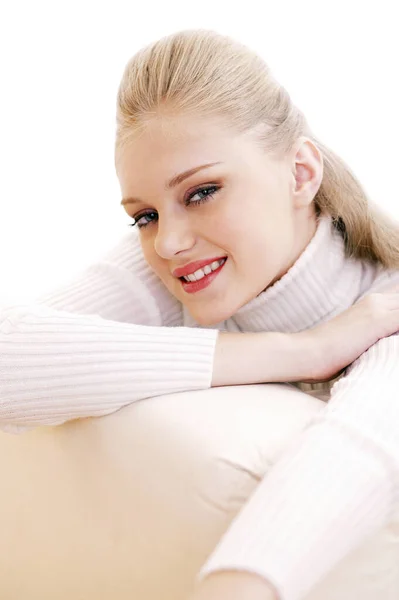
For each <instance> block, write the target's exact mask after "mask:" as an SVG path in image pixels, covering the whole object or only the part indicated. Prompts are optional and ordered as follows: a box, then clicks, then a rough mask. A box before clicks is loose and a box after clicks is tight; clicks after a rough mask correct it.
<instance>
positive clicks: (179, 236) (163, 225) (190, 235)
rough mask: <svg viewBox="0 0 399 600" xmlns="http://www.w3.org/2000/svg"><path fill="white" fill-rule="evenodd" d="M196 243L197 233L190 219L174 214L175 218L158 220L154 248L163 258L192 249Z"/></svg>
mask: <svg viewBox="0 0 399 600" xmlns="http://www.w3.org/2000/svg"><path fill="white" fill-rule="evenodd" d="M194 243H195V235H194V232H193V230H192V228H191V227H190V224H189V219H187V218H184V217H181V218H176V216H174V218H173V219H165V218H164V219H159V220H158V226H157V233H156V237H155V242H154V248H155V251H156V253H157V254H158V255H159V256H160V257H161V258H165V259H170V258H173V257H174V256H175V255H176V254H178V253H180V252H183V251H184V250H190V249H191V248H192V247H193V246H194Z"/></svg>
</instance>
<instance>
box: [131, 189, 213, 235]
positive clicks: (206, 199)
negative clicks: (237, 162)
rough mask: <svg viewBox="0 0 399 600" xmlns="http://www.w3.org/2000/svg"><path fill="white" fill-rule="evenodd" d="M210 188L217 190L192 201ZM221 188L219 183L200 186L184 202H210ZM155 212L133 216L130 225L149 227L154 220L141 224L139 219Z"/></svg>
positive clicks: (192, 203)
mask: <svg viewBox="0 0 399 600" xmlns="http://www.w3.org/2000/svg"><path fill="white" fill-rule="evenodd" d="M209 190H215V191H214V192H213V194H206V196H204V197H203V198H200V199H199V200H195V202H190V200H191V198H192V197H193V196H195V195H196V194H198V193H200V192H209ZM219 190H220V187H219V186H217V185H211V186H204V187H199V188H197V189H196V190H194V191H193V192H192V193H191V194H190V195H189V197H188V198H186V200H185V201H184V203H185V205H186V206H190V205H194V206H198V205H199V204H203V203H204V202H208V200H211V199H212V198H213V197H214V196H215V194H216V193H217V192H218V191H219ZM153 214H155V211H154V210H152V211H149V212H147V213H144V214H139V215H137V216H136V217H133V219H134V223H129V224H128V227H135V226H136V225H137V227H138V228H139V229H142V228H143V227H147V226H148V225H150V224H151V223H154V221H149V222H147V223H145V224H141V225H139V221H140V219H142V218H143V217H147V216H148V215H153Z"/></svg>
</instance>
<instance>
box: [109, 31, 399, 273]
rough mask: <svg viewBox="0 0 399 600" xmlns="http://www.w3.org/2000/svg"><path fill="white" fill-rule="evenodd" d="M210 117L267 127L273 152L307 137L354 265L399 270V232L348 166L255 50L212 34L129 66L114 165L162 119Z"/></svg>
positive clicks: (167, 46)
mask: <svg viewBox="0 0 399 600" xmlns="http://www.w3.org/2000/svg"><path fill="white" fill-rule="evenodd" d="M173 114H175V115H188V116H189V115H193V116H195V117H199V116H204V117H211V118H215V119H219V120H222V121H224V122H225V123H226V124H227V125H228V126H229V127H230V128H231V129H232V130H234V131H236V132H238V133H244V132H249V131H250V130H252V129H253V128H255V127H257V126H258V125H262V126H263V127H264V126H266V127H264V129H265V131H266V134H264V135H262V136H261V137H260V138H259V141H260V142H261V143H262V147H263V148H264V150H265V151H266V152H270V153H278V154H282V153H284V152H288V151H289V150H290V149H291V148H292V146H293V145H294V143H295V142H296V140H297V139H298V138H299V137H300V136H302V135H305V136H307V137H308V138H310V139H311V140H312V141H313V143H314V144H316V145H317V147H318V148H319V150H320V152H321V154H322V156H323V162H324V173H323V179H322V182H321V185H320V187H319V190H318V192H317V194H316V195H315V198H314V203H315V209H316V213H317V214H318V215H320V214H325V213H328V214H330V215H331V216H332V218H333V223H334V226H335V227H336V228H337V229H338V230H339V231H340V233H341V234H342V236H343V238H344V241H345V253H346V256H347V257H350V258H359V259H362V260H367V261H370V262H373V263H376V262H379V263H381V264H382V265H384V266H385V267H386V268H399V224H398V223H395V221H394V220H393V219H392V218H391V217H390V216H388V215H387V214H384V212H383V211H382V210H381V209H380V208H379V207H378V206H377V205H375V204H374V203H372V202H371V201H370V200H369V199H368V197H367V195H366V193H365V191H364V190H363V188H362V186H361V184H360V183H359V181H358V180H357V179H356V177H355V175H354V174H353V173H352V172H351V170H350V169H349V167H348V166H347V165H346V164H345V162H344V161H343V160H342V159H341V158H340V157H339V156H337V155H336V154H335V153H334V152H333V151H332V150H330V149H329V148H328V147H327V146H325V145H324V144H322V143H321V142H320V141H319V140H318V139H317V138H316V137H315V135H313V133H312V132H311V131H310V129H309V126H308V124H307V122H306V119H305V117H304V115H303V113H302V112H301V111H300V110H299V109H298V108H297V107H296V106H295V105H294V104H293V103H292V101H291V98H290V96H289V94H288V92H287V91H286V90H285V88H284V87H283V86H282V85H280V84H279V83H278V82H277V81H276V80H275V79H274V78H273V77H272V75H271V72H270V70H269V68H268V66H267V65H266V64H265V62H264V61H263V60H262V59H261V58H260V57H259V56H258V55H257V54H255V53H254V52H253V51H251V50H250V49H249V48H248V47H246V46H244V45H242V44H240V43H239V42H237V41H235V40H233V39H231V38H229V37H227V36H224V35H221V34H219V33H216V32H214V31H211V30H206V29H196V30H184V31H180V32H177V33H174V34H172V35H169V36H166V37H164V38H161V39H160V40H158V41H156V42H155V43H153V44H151V45H149V46H146V47H144V48H142V49H141V50H140V51H139V52H137V53H136V54H135V55H134V56H133V57H132V58H131V59H130V60H129V62H128V63H127V65H126V67H125V70H124V73H123V76H122V80H121V83H120V86H119V89H118V94H117V116H116V119H117V130H116V146H115V159H117V158H116V157H117V155H118V153H119V152H120V151H121V150H122V149H123V146H124V144H126V143H128V141H129V138H130V136H131V135H137V133H140V131H142V130H143V128H145V126H146V123H147V122H148V121H151V119H153V118H154V117H155V116H162V117H165V118H167V116H168V115H171V116H173Z"/></svg>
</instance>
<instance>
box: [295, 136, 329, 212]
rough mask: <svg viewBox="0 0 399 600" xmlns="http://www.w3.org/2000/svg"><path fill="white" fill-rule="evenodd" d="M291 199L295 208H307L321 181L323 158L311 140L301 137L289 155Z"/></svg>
mask: <svg viewBox="0 0 399 600" xmlns="http://www.w3.org/2000/svg"><path fill="white" fill-rule="evenodd" d="M291 156H292V158H291V172H292V176H293V189H292V197H293V202H294V207H295V208H305V207H306V206H309V205H310V204H311V203H312V201H313V199H314V197H315V195H316V193H317V191H318V189H319V187H320V184H321V182H322V179H323V156H322V154H321V152H320V150H319V149H318V147H317V146H316V144H315V143H314V142H312V140H310V139H309V138H307V137H301V138H299V140H298V141H297V142H296V144H295V146H294V147H293V149H292V154H291Z"/></svg>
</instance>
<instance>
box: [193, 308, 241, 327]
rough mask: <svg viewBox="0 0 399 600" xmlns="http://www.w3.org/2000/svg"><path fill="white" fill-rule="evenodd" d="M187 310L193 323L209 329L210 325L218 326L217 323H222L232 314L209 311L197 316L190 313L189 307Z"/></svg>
mask: <svg viewBox="0 0 399 600" xmlns="http://www.w3.org/2000/svg"><path fill="white" fill-rule="evenodd" d="M187 308H188V310H189V312H190V315H191V316H192V318H193V319H195V321H196V322H197V323H198V324H199V325H201V326H202V327H211V326H212V325H218V324H219V323H222V322H223V321H225V320H226V319H229V318H230V317H231V316H232V314H233V313H231V312H228V311H226V310H224V311H220V312H216V311H209V313H205V314H204V313H203V312H202V313H199V314H197V313H195V312H191V311H190V309H189V307H187Z"/></svg>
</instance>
